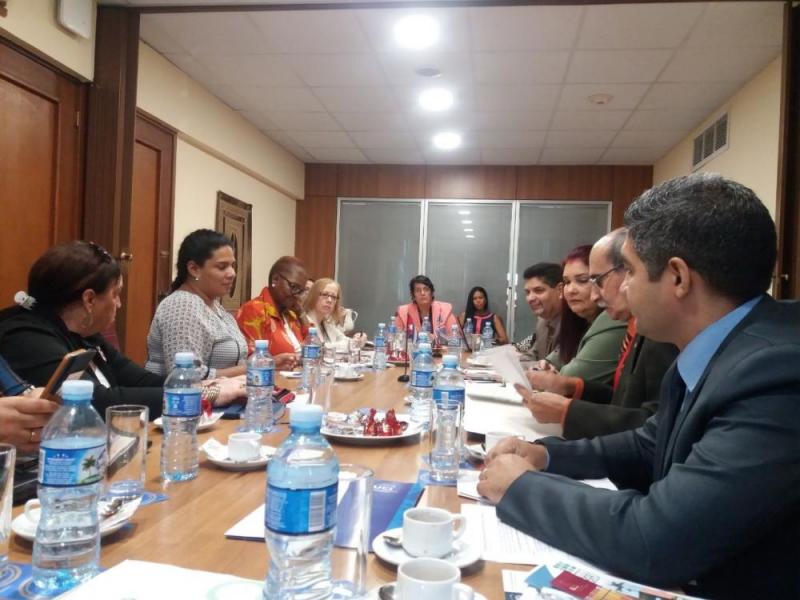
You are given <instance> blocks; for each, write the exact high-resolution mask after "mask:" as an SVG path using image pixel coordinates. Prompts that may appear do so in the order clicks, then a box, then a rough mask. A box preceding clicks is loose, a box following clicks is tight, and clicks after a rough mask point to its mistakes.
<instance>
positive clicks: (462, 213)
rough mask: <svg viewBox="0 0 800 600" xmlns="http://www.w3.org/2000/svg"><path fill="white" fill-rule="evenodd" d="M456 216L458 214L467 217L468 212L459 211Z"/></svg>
mask: <svg viewBox="0 0 800 600" xmlns="http://www.w3.org/2000/svg"><path fill="white" fill-rule="evenodd" d="M458 214H460V215H468V214H469V211H468V210H460V211H458Z"/></svg>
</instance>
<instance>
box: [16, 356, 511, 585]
mask: <svg viewBox="0 0 800 600" xmlns="http://www.w3.org/2000/svg"><path fill="white" fill-rule="evenodd" d="M400 373H401V370H400V369H399V368H390V369H388V370H386V371H384V372H379V373H372V372H367V373H366V374H365V378H364V380H363V381H359V382H336V383H335V384H334V386H333V391H332V402H331V408H332V410H339V411H344V412H347V411H351V410H355V409H357V408H360V407H375V408H379V409H389V408H395V409H397V410H398V412H404V411H405V410H406V409H405V406H404V404H403V397H404V396H405V395H406V393H407V388H406V387H405V384H401V383H398V382H397V376H398V375H399V374H400ZM277 379H278V381H277V384H278V385H281V386H285V387H290V388H294V387H296V381H287V380H284V379H283V378H281V377H278V378H277ZM282 421H284V422H285V421H286V419H285V418H284V419H282ZM240 424H241V422H240V421H235V420H234V421H224V420H221V421H218V423H217V424H216V425H215V426H214V427H213V428H212V429H211V430H209V431H207V432H203V433H200V434H199V443H200V445H202V444H203V443H204V442H205V441H206V440H207V439H209V438H211V437H216V438H217V440H219V441H220V442H223V443H225V442H226V441H227V436H228V434H229V433H231V432H233V431H234V429H235V428H236V427H237V426H239V425H240ZM286 435H288V426H287V425H285V424H282V425H279V429H278V431H276V432H273V433H270V434H267V435H265V436H264V443H265V444H268V445H271V446H277V445H278V444H279V443H280V442H281V441H282V440H283V439H284V438H285V437H286ZM150 439H152V440H153V445H152V448H151V450H150V452H149V453H148V455H147V480H146V483H145V488H146V489H147V490H150V491H163V492H164V493H166V494H167V495H168V496H169V499H168V500H167V501H165V502H159V503H155V504H151V505H149V506H144V507H141V508H140V509H139V510H138V511H137V512H136V515H135V516H134V518H133V527H130V528H124V529H122V530H120V531H119V532H117V533H114V534H112V535H111V536H108V537H107V538H106V539H104V540H103V545H102V550H101V556H100V559H101V563H102V566H103V567H106V568H108V567H112V566H114V565H116V564H117V563H119V562H121V561H123V560H125V559H137V560H147V561H153V562H162V563H168V564H172V565H176V566H180V567H186V568H191V569H200V570H204V571H213V572H218V573H230V574H233V575H238V576H241V577H247V578H250V579H264V578H265V577H266V573H267V565H268V562H267V549H266V545H265V544H264V543H259V542H255V541H243V540H230V539H227V538H226V537H225V531H227V530H228V529H229V528H230V527H231V526H232V525H234V524H235V523H237V522H238V521H239V520H240V519H242V518H243V517H244V516H245V515H247V514H249V513H250V512H251V511H253V510H255V509H256V508H257V507H258V506H259V505H261V504H262V503H263V502H264V490H265V482H266V476H265V472H264V471H263V470H257V471H249V472H241V473H237V472H231V471H225V470H222V469H219V468H217V467H215V466H214V465H212V464H211V463H209V462H208V461H206V460H205V455H204V454H203V453H202V452H201V453H200V456H201V462H200V473H199V474H198V476H197V478H196V479H195V480H193V481H189V482H185V483H178V484H170V485H168V486H165V485H164V484H162V482H161V480H160V477H159V458H160V443H161V434H160V430H158V429H156V428H155V427H153V426H152V425H151V430H150ZM333 447H334V450H335V451H336V454H337V455H338V457H339V461H340V462H342V463H355V464H359V465H364V466H367V467H369V468H371V469H372V470H373V471H374V472H375V477H376V478H378V479H389V480H396V481H408V482H413V481H416V479H417V471H418V460H419V456H420V454H421V449H420V445H419V443H417V442H414V443H405V444H403V445H390V446H378V447H358V446H346V445H341V444H336V443H334V444H333ZM462 502H469V500H466V499H464V498H459V497H458V496H457V494H456V490H455V487H440V486H429V487H428V488H427V489H426V492H425V494H423V496H422V499H421V501H420V505H429V506H439V507H443V508H447V509H449V510H451V511H453V512H458V510H459V505H460V504H461V503H462ZM20 511H21V507H16V508H15V509H14V515H15V516H16V515H17V514H19V512H20ZM31 549H32V544H31V543H30V542H27V541H25V540H23V539H21V538H19V537H18V536H16V535H14V536H12V540H11V547H10V558H11V560H16V561H21V562H30V560H31ZM336 552H337V551H336V550H334V555H335V553H336ZM504 567H505V568H516V569H519V568H520V567H519V566H516V567H514V566H509V565H502V564H498V563H491V562H483V561H479V562H478V563H476V564H475V565H473V566H472V567H471V568H470V569H469V570H468V571H465V572H464V573H463V581H464V582H465V583H468V584H469V585H471V586H473V587H474V588H475V590H476V591H479V592H480V593H482V594H483V595H484V596H486V598H488V599H489V600H499V599H501V598H503V586H502V581H501V574H500V571H501V569H502V568H504ZM395 579H396V568H395V567H394V566H392V565H389V564H387V563H384V562H382V561H381V560H379V559H378V558H377V557H376V556H375V555H374V554H370V555H369V559H368V567H367V589H372V588H374V587H376V586H378V585H381V584H383V583H387V582H390V581H394V580H395Z"/></svg>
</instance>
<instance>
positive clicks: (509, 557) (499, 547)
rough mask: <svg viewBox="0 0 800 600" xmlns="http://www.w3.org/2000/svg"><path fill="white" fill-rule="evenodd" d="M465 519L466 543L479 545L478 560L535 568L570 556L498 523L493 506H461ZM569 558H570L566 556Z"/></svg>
mask: <svg viewBox="0 0 800 600" xmlns="http://www.w3.org/2000/svg"><path fill="white" fill-rule="evenodd" d="M461 514H462V515H464V516H465V517H466V518H467V522H468V523H469V524H468V531H469V532H471V535H472V539H471V540H470V543H476V544H480V545H481V548H482V553H481V558H483V560H489V561H493V562H502V563H509V564H514V565H536V564H539V563H541V562H543V561H544V560H546V559H548V558H553V557H564V558H566V557H570V555H568V554H566V553H564V552H561V551H560V550H558V549H556V548H554V547H553V546H550V545H548V544H545V543H544V542H542V541H541V540H537V539H536V538H534V537H531V536H529V535H526V534H524V533H522V532H521V531H519V530H517V529H514V528H513V527H511V526H510V525H506V524H505V523H503V522H501V521H500V519H499V518H498V517H497V511H496V509H495V507H494V506H490V505H486V504H462V505H461ZM570 558H573V557H570Z"/></svg>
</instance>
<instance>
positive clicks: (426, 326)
mask: <svg viewBox="0 0 800 600" xmlns="http://www.w3.org/2000/svg"><path fill="white" fill-rule="evenodd" d="M420 331H424V332H425V333H427V334H428V335H430V334H431V333H432V332H433V329H432V328H431V318H430V317H425V318H424V319H422V327H420Z"/></svg>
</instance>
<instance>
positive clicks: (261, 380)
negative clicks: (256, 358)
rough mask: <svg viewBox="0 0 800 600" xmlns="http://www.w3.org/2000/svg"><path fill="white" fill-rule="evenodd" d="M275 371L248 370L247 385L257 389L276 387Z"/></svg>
mask: <svg viewBox="0 0 800 600" xmlns="http://www.w3.org/2000/svg"><path fill="white" fill-rule="evenodd" d="M274 381H275V369H254V368H252V367H251V368H249V369H247V385H252V386H256V387H262V386H270V385H275V384H274Z"/></svg>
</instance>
